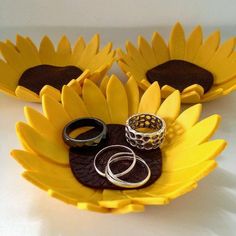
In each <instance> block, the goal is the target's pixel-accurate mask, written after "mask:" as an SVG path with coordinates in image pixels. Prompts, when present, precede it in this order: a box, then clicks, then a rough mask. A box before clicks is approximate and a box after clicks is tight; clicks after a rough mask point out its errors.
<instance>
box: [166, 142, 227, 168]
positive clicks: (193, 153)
mask: <svg viewBox="0 0 236 236" xmlns="http://www.w3.org/2000/svg"><path fill="white" fill-rule="evenodd" d="M225 146H226V142H225V141H224V140H214V141H210V142H206V143H203V144H201V145H197V146H195V147H193V148H190V149H186V150H184V151H182V152H177V153H175V154H174V155H173V156H172V155H168V156H165V157H164V158H163V171H166V172H172V171H178V170H182V169H187V168H190V167H193V166H195V165H198V164H200V163H202V162H205V161H207V160H211V159H213V158H215V157H216V156H217V155H219V154H220V153H221V152H222V151H223V149H224V148H225Z"/></svg>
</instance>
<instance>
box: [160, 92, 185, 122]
mask: <svg viewBox="0 0 236 236" xmlns="http://www.w3.org/2000/svg"><path fill="white" fill-rule="evenodd" d="M180 105H181V101H180V93H179V91H178V90H176V91H175V92H173V93H172V94H171V95H170V96H169V97H167V98H166V99H165V101H164V102H163V103H162V104H161V106H160V108H159V109H158V111H157V115H158V116H160V117H162V118H163V119H164V120H165V122H166V123H167V125H168V124H170V123H171V122H173V121H174V120H175V119H176V117H177V116H178V115H179V112H180Z"/></svg>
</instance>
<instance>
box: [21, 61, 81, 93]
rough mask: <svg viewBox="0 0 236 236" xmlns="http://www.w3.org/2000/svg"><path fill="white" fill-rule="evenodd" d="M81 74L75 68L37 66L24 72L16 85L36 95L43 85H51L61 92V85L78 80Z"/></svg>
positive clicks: (79, 70)
mask: <svg viewBox="0 0 236 236" xmlns="http://www.w3.org/2000/svg"><path fill="white" fill-rule="evenodd" d="M82 73H83V71H82V70H81V69H79V68H78V67H76V66H52V65H39V66H35V67H32V68H29V69H27V70H26V71H24V72H23V74H22V75H21V77H20V79H19V82H18V84H19V85H20V86H23V87H25V88H27V89H29V90H31V91H33V92H35V93H37V94H39V92H40V90H41V89H42V88H43V87H44V86H45V85H51V86H52V87H54V88H56V89H58V90H60V91H61V89H62V87H63V85H65V84H68V83H69V82H70V81H71V80H72V79H76V78H78V77H79V76H80V75H81V74H82Z"/></svg>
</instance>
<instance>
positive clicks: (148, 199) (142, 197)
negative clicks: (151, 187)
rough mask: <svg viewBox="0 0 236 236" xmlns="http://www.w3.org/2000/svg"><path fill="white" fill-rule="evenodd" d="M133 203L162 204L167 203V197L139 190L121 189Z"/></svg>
mask: <svg viewBox="0 0 236 236" xmlns="http://www.w3.org/2000/svg"><path fill="white" fill-rule="evenodd" d="M123 193H124V194H125V195H127V196H128V197H129V198H130V199H131V200H132V202H133V203H137V204H143V205H164V204H167V203H168V199H167V198H165V197H162V196H155V197H154V196H150V195H147V194H146V193H144V192H142V191H139V190H128V191H127V190H126V191H123Z"/></svg>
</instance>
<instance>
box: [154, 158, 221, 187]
mask: <svg viewBox="0 0 236 236" xmlns="http://www.w3.org/2000/svg"><path fill="white" fill-rule="evenodd" d="M216 166H217V163H216V162H215V161H214V160H209V161H204V162H202V163H200V164H198V165H195V166H193V167H190V168H186V169H183V170H179V171H174V172H163V173H162V175H161V177H160V178H159V179H158V180H157V183H158V184H169V185H175V184H179V183H186V182H188V181H195V182H197V181H199V180H200V179H202V178H203V177H205V176H207V175H208V174H209V173H210V172H211V171H213V170H214V169H215V168H216Z"/></svg>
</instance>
